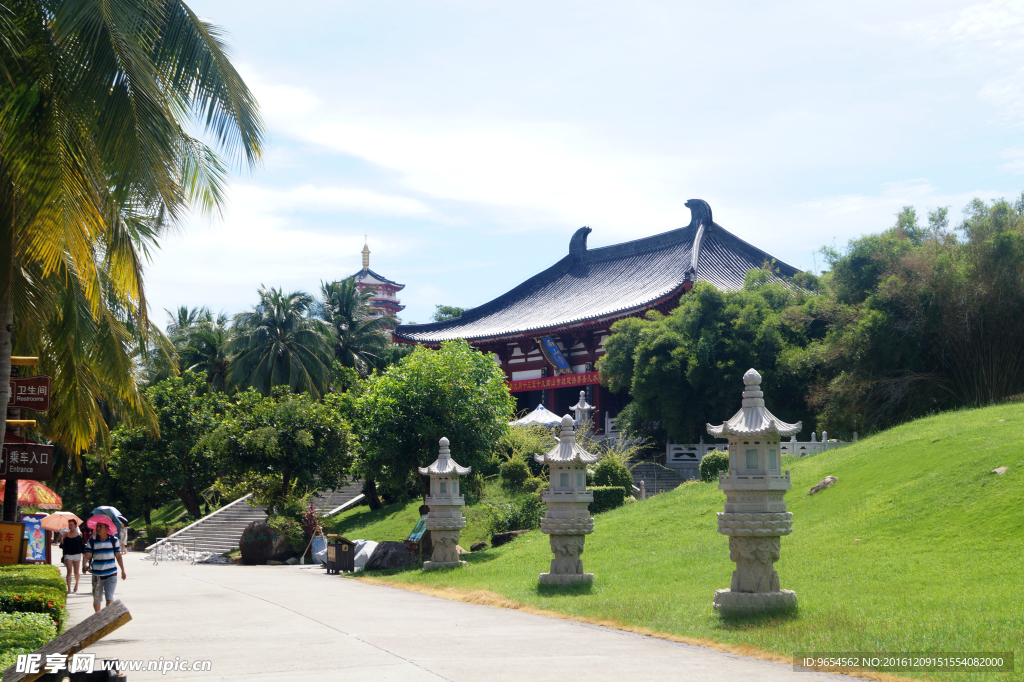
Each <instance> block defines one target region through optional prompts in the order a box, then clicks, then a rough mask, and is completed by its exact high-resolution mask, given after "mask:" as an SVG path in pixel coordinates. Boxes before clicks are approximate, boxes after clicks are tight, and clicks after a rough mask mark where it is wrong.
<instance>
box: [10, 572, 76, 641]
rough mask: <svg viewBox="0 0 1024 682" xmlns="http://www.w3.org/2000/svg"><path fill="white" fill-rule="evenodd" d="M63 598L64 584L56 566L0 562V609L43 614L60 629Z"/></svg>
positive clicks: (64, 616) (64, 615) (65, 594)
mask: <svg viewBox="0 0 1024 682" xmlns="http://www.w3.org/2000/svg"><path fill="white" fill-rule="evenodd" d="M66 601H67V584H66V583H65V582H64V580H63V578H61V577H60V571H59V570H58V569H57V567H56V566H36V565H27V564H19V565H14V566H0V613H42V614H46V616H47V617H49V618H50V619H51V620H52V622H53V623H54V624H55V625H56V627H57V629H58V630H60V629H62V628H63V626H64V620H65V618H66V617H67V613H66V612H65V611H64V607H65V603H66Z"/></svg>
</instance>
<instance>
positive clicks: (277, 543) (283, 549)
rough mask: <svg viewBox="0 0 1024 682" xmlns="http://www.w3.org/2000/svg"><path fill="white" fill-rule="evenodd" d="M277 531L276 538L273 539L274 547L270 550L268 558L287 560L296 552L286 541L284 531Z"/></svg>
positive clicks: (286, 537)
mask: <svg viewBox="0 0 1024 682" xmlns="http://www.w3.org/2000/svg"><path fill="white" fill-rule="evenodd" d="M274 532H275V533H278V535H277V539H276V540H274V547H273V549H272V550H271V551H270V558H271V560H273V561H288V560H289V559H291V558H292V557H293V556H296V555H297V554H298V552H296V551H295V550H294V549H292V546H291V544H289V542H288V536H287V535H285V534H284V533H279V532H278V531H274Z"/></svg>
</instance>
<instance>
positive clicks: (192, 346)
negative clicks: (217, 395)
mask: <svg viewBox="0 0 1024 682" xmlns="http://www.w3.org/2000/svg"><path fill="white" fill-rule="evenodd" d="M230 341H231V329H230V326H229V320H228V316H227V315H225V314H224V313H218V314H217V316H216V317H214V316H213V314H212V313H211V312H210V310H209V308H206V309H204V310H203V313H202V314H201V315H200V317H199V319H198V320H197V321H196V323H195V324H194V325H193V326H192V327H191V328H190V329H189V333H188V336H187V339H186V341H185V343H184V344H183V347H181V348H179V350H178V354H179V357H180V358H181V366H182V368H183V369H184V370H185V371H189V372H205V373H206V383H207V384H208V385H209V386H210V388H212V389H213V390H215V391H222V392H223V391H226V390H227V386H228V368H229V366H230V363H229V360H228V344H229V343H230Z"/></svg>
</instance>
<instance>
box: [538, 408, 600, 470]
mask: <svg viewBox="0 0 1024 682" xmlns="http://www.w3.org/2000/svg"><path fill="white" fill-rule="evenodd" d="M572 425H573V422H572V417H570V416H569V415H565V416H564V417H562V433H561V435H560V436H559V437H558V445H556V446H555V447H554V449H552V450H551V452H549V453H547V454H546V455H534V456H533V458H534V459H535V460H536V461H538V462H540V463H541V464H593V463H594V462H596V461H598V460H599V459H600V457H598V456H597V455H592V454H590V453H589V452H587V451H586V450H584V449H583V448H582V447H580V446H579V445H577V444H576V432H575V431H574V430H573V428H572Z"/></svg>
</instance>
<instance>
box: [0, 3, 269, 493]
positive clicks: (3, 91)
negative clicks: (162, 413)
mask: <svg viewBox="0 0 1024 682" xmlns="http://www.w3.org/2000/svg"><path fill="white" fill-rule="evenodd" d="M2 14H3V18H2V21H0V23H2V24H3V25H2V26H0V107H2V110H0V402H6V398H7V391H8V390H9V389H8V386H9V382H8V378H9V376H10V355H11V352H12V346H13V343H14V342H16V343H17V344H18V347H19V348H22V349H26V350H28V351H30V352H33V353H34V354H37V355H39V356H40V359H41V366H40V369H46V368H47V367H49V368H50V370H51V371H52V372H53V373H54V383H53V396H52V400H51V405H53V407H52V408H51V412H50V415H49V416H48V417H46V418H45V421H44V424H43V427H44V430H45V432H46V435H47V436H48V437H50V438H51V439H53V440H54V441H55V442H57V443H58V444H59V445H61V446H62V447H64V448H65V449H66V450H68V451H69V452H70V453H72V455H73V456H77V454H78V453H80V452H82V451H83V450H84V449H85V448H87V447H89V446H90V444H91V443H92V442H93V440H94V439H95V437H96V435H97V432H98V431H101V430H102V429H103V425H102V424H101V422H102V419H101V416H102V413H103V409H101V408H103V407H104V405H106V406H110V405H121V406H123V407H124V409H126V410H128V411H131V412H135V413H137V414H144V413H145V405H144V402H145V401H144V399H143V398H142V395H141V393H140V392H139V390H138V382H137V379H138V376H137V366H136V363H134V362H133V358H132V349H133V347H135V346H137V345H138V346H139V347H143V346H142V345H141V344H144V343H146V340H147V339H148V338H149V334H148V331H147V330H148V327H149V324H148V320H147V315H146V300H145V294H144V287H143V281H142V270H143V263H144V261H145V260H146V259H147V258H148V255H149V253H150V252H151V251H152V249H153V248H154V247H155V246H156V245H157V244H158V242H159V239H160V238H161V236H162V235H163V233H164V232H165V231H166V230H167V229H168V228H169V227H173V226H174V225H176V224H177V223H178V222H179V221H180V220H181V219H182V218H183V217H184V216H185V215H186V211H187V209H189V208H190V207H191V208H193V209H196V210H198V211H199V212H206V213H210V212H212V211H214V210H216V209H217V207H218V206H219V205H220V203H221V201H222V197H223V187H224V182H225V178H226V166H225V163H224V162H223V161H222V160H221V159H220V157H219V156H218V155H217V153H216V152H215V151H214V150H213V149H212V148H211V147H209V146H208V145H206V144H204V143H203V142H201V141H200V140H198V139H197V138H195V137H192V136H191V135H189V134H188V132H187V131H188V130H190V129H191V127H192V126H193V125H196V124H198V126H204V127H205V129H206V131H207V132H208V133H209V134H210V136H211V137H212V139H213V140H214V141H215V144H216V145H217V146H218V147H219V149H221V150H223V151H225V152H226V153H227V154H228V155H229V156H230V157H231V158H232V160H234V161H237V162H239V163H241V162H243V161H244V162H245V163H247V164H248V165H249V166H250V167H252V166H254V165H255V164H256V163H258V161H259V159H260V156H261V148H262V139H263V125H262V123H261V121H260V118H259V115H258V113H257V107H256V102H255V100H254V99H253V98H252V96H251V94H250V93H249V91H248V89H247V88H246V86H245V83H244V82H243V81H242V79H241V77H240V76H239V75H238V73H237V72H236V71H235V69H234V67H233V66H232V65H231V63H230V61H229V60H228V58H227V54H226V52H225V48H224V44H223V41H222V39H221V32H220V30H219V29H217V28H216V27H214V26H212V25H210V24H208V23H206V22H204V21H201V20H200V19H199V18H198V17H196V15H195V14H193V13H192V11H191V10H190V9H189V8H188V7H187V6H186V5H185V4H184V3H182V2H180V0H126V1H125V2H122V3H120V4H119V5H118V7H117V9H116V10H111V9H110V8H109V7H108V6H107V5H104V4H102V3H96V2H92V1H90V0H83V1H81V2H55V1H54V0H14V1H13V2H10V3H8V4H7V5H6V6H5V7H3V11H2ZM15 322H17V326H16V327H15V326H14V323H15ZM12 332H16V333H17V338H16V339H13V338H12ZM47 362H49V363H50V364H49V365H46V363H47ZM5 427H6V414H5V413H4V414H0V440H2V438H3V433H4V429H5ZM12 489H13V487H12ZM6 502H7V501H6V500H5V513H9V511H8V510H7V509H6V507H7V506H8V505H7V504H6Z"/></svg>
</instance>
